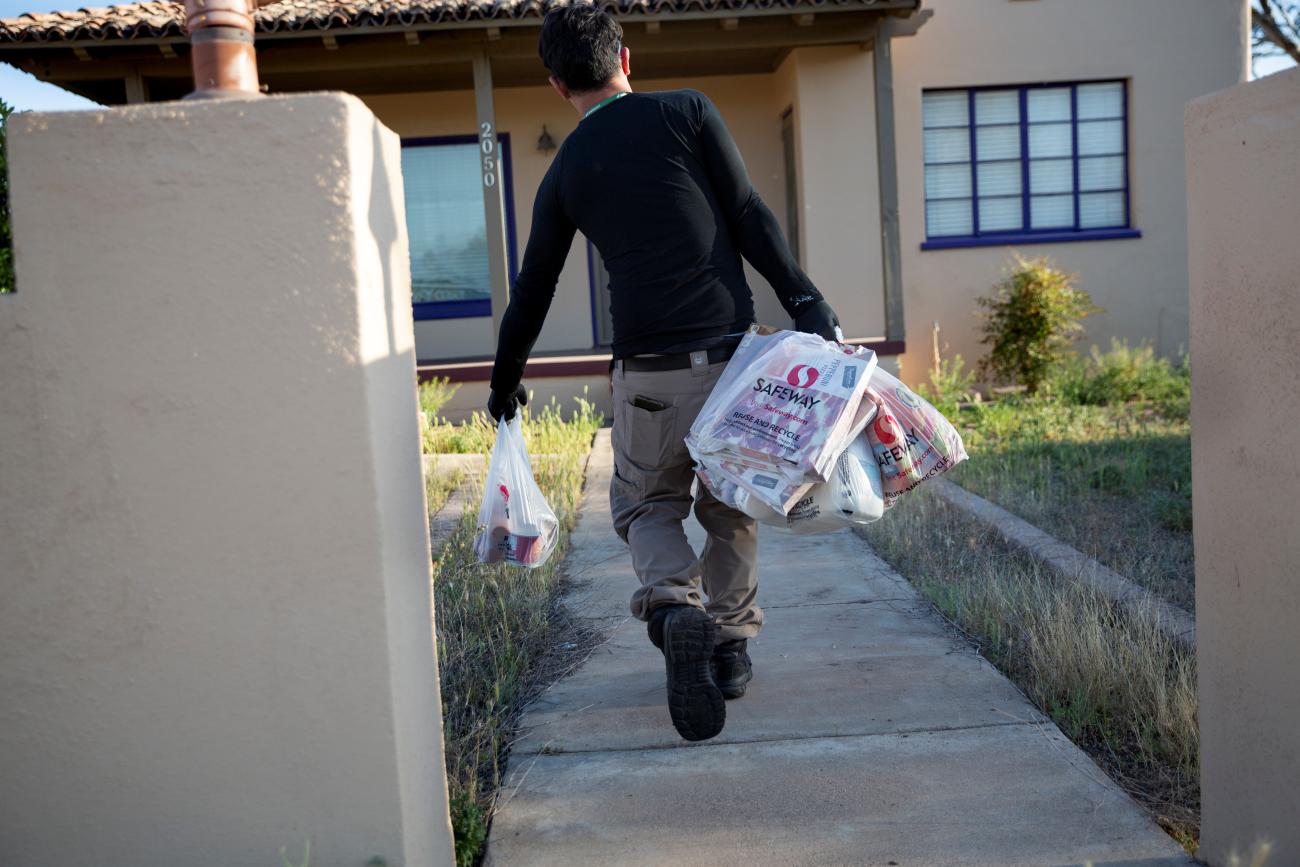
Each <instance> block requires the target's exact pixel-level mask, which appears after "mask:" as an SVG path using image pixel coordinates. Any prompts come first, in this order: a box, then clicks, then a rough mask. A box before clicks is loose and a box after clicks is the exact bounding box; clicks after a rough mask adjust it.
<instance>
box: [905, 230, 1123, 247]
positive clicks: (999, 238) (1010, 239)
mask: <svg viewBox="0 0 1300 867" xmlns="http://www.w3.org/2000/svg"><path fill="white" fill-rule="evenodd" d="M1141 237H1142V232H1141V230H1139V229H1088V230H1086V231H1083V232H1015V233H1012V234H1007V235H982V236H980V237H978V238H931V239H930V240H928V241H925V242H923V243H922V244H921V249H922V250H956V249H960V248H962V247H1019V246H1023V245H1025V244H1062V243H1069V242H1073V241H1114V240H1118V239H1121V238H1141Z"/></svg>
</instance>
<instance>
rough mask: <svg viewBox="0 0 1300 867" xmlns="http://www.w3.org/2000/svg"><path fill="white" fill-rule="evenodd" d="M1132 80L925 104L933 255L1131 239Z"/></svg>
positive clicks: (959, 95) (968, 93) (934, 99)
mask: <svg viewBox="0 0 1300 867" xmlns="http://www.w3.org/2000/svg"><path fill="white" fill-rule="evenodd" d="M1127 116H1128V111H1127V92H1126V89H1125V84H1124V82H1122V81H1100V82H1088V83H1072V84H1054V85H1031V86H1024V87H990V88H973V89H965V90H933V91H926V92H925V93H924V94H923V96H922V121H923V127H924V131H923V136H924V152H925V153H924V158H925V227H926V237H927V243H926V245H925V246H927V247H942V246H962V245H963V244H972V243H998V242H1009V241H1020V242H1024V241H1032V240H1058V239H1059V240H1069V239H1070V236H1078V237H1079V238H1098V237H1127V236H1132V235H1136V234H1137V233H1136V232H1132V231H1131V229H1130V226H1129V204H1128V131H1127V128H1126V127H1127Z"/></svg>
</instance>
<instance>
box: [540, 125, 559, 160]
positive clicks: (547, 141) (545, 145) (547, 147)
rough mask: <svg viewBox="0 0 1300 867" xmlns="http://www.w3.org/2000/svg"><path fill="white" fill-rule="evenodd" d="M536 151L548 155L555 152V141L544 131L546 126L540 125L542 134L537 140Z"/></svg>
mask: <svg viewBox="0 0 1300 867" xmlns="http://www.w3.org/2000/svg"><path fill="white" fill-rule="evenodd" d="M537 149H538V150H539V151H541V152H542V153H544V154H549V153H550V152H551V151H553V150H555V139H553V138H551V134H550V133H549V132H547V131H546V124H542V134H541V136H539V137H538V139H537Z"/></svg>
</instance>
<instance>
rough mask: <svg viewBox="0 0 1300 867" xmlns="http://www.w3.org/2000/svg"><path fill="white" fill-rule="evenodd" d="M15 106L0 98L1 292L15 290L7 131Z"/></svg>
mask: <svg viewBox="0 0 1300 867" xmlns="http://www.w3.org/2000/svg"><path fill="white" fill-rule="evenodd" d="M12 112H13V107H12V106H10V105H9V104H7V103H6V102H5V101H4V100H3V99H0V292H12V291H14V241H13V237H12V235H10V233H9V159H8V157H7V152H6V150H5V132H6V127H7V126H8V123H9V115H10V114H11V113H12Z"/></svg>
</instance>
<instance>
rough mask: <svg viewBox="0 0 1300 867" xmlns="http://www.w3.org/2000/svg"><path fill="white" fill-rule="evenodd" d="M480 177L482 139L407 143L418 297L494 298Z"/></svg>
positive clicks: (405, 176) (405, 169) (409, 224)
mask: <svg viewBox="0 0 1300 867" xmlns="http://www.w3.org/2000/svg"><path fill="white" fill-rule="evenodd" d="M481 178H482V172H481V171H480V168H479V146H478V144H477V143H474V142H467V143H454V144H429V145H418V146H408V147H404V148H402V182H403V185H404V186H405V188H406V231H407V234H408V236H409V238H410V248H411V300H412V301H413V302H415V303H429V302H444V301H475V300H483V299H488V298H490V297H491V294H492V293H491V279H490V277H489V271H488V249H487V218H486V216H485V214H484V210H483V189H482V186H481V184H482V180H481Z"/></svg>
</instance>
